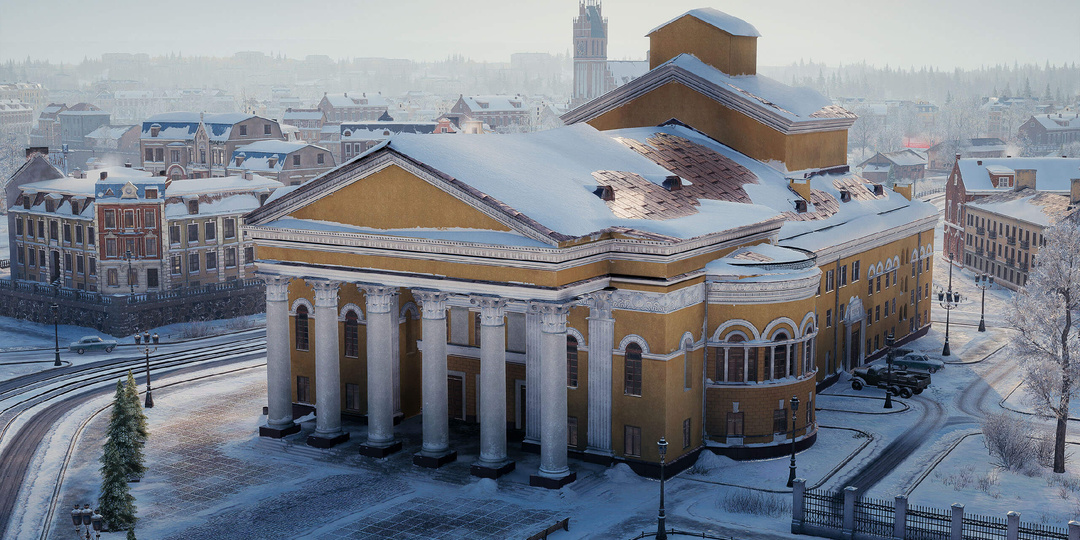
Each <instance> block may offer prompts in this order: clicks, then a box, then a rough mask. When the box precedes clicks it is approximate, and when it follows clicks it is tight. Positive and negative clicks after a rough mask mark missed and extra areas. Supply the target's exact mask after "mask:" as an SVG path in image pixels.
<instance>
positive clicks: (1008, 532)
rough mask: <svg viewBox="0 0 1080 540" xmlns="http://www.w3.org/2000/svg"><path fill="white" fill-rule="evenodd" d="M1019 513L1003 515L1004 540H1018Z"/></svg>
mask: <svg viewBox="0 0 1080 540" xmlns="http://www.w3.org/2000/svg"><path fill="white" fill-rule="evenodd" d="M1019 538H1020V512H1009V513H1008V514H1005V540H1019Z"/></svg>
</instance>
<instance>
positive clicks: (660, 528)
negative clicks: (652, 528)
mask: <svg viewBox="0 0 1080 540" xmlns="http://www.w3.org/2000/svg"><path fill="white" fill-rule="evenodd" d="M667 447H668V442H667V440H666V439H664V438H663V437H660V440H659V441H658V442H657V443H656V448H657V450H658V451H659V452H660V515H659V517H658V519H657V523H656V538H657V540H667V531H666V530H665V529H664V521H665V519H666V518H665V516H664V461H665V458H666V457H667Z"/></svg>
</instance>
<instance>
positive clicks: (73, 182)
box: [19, 175, 97, 197]
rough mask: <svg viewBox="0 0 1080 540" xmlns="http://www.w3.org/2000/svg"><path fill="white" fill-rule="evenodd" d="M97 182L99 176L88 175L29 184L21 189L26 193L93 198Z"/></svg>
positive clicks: (20, 187)
mask: <svg viewBox="0 0 1080 540" xmlns="http://www.w3.org/2000/svg"><path fill="white" fill-rule="evenodd" d="M95 182H97V176H90V175H87V176H86V178H75V177H72V176H68V177H65V178H55V179H52V180H39V181H37V182H27V183H25V184H23V185H21V186H19V189H21V190H22V191H23V192H24V193H60V194H64V195H75V196H79V197H93V196H94V183H95Z"/></svg>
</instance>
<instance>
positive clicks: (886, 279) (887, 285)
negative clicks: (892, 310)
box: [885, 272, 889, 289]
mask: <svg viewBox="0 0 1080 540" xmlns="http://www.w3.org/2000/svg"><path fill="white" fill-rule="evenodd" d="M885 288H886V289H888V288H889V272H885Z"/></svg>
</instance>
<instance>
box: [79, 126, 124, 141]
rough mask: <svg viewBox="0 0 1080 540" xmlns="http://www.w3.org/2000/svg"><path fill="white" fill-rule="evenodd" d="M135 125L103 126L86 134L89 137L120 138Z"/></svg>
mask: <svg viewBox="0 0 1080 540" xmlns="http://www.w3.org/2000/svg"><path fill="white" fill-rule="evenodd" d="M134 127H135V126H101V127H99V128H97V129H95V130H94V131H91V132H90V133H88V134H87V135H86V137H87V138H88V139H103V140H109V139H119V138H120V137H123V136H124V134H125V133H127V132H128V130H130V129H131V128H134Z"/></svg>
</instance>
